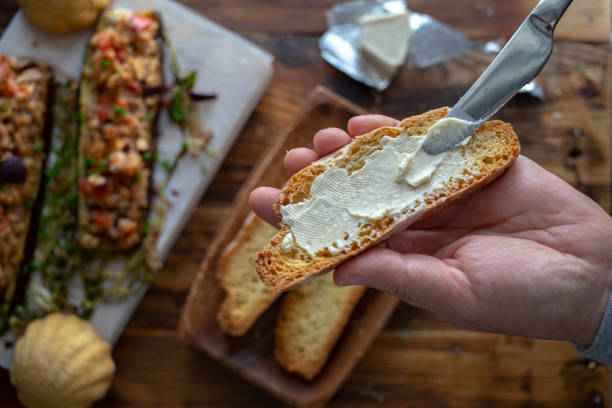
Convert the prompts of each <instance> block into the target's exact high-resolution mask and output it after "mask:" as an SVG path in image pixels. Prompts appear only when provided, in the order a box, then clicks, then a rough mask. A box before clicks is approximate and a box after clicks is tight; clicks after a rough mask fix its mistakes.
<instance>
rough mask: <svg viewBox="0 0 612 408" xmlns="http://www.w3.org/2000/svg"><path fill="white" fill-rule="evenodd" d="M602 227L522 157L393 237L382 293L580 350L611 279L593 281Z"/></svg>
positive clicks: (596, 212) (587, 206)
mask: <svg viewBox="0 0 612 408" xmlns="http://www.w3.org/2000/svg"><path fill="white" fill-rule="evenodd" d="M606 225H607V226H608V227H606ZM609 225H610V221H609V216H608V215H607V214H606V213H605V212H604V211H603V210H602V209H601V208H600V207H599V206H597V205H596V204H595V203H593V202H592V201H591V200H589V199H588V198H586V197H585V196H584V195H582V194H581V193H579V192H578V191H576V190H574V189H573V188H572V187H571V186H569V185H567V184H566V183H565V182H563V181H561V180H560V179H558V178H557V177H555V176H553V175H552V174H550V173H548V172H546V171H545V170H543V169H542V168H541V167H539V166H537V165H536V164H535V163H533V162H531V161H529V160H528V159H526V158H524V157H520V158H519V159H518V160H517V162H516V163H515V165H514V166H513V167H512V168H510V169H509V170H508V171H507V172H506V174H504V175H503V176H502V177H501V178H500V179H499V180H498V181H496V182H495V183H494V184H492V185H490V186H488V187H486V188H485V189H484V190H483V191H481V192H479V193H477V194H476V195H475V196H473V197H472V198H470V199H468V200H467V201H464V202H462V203H460V204H458V205H454V206H452V207H449V208H448V209H445V210H442V211H441V212H440V213H438V214H436V215H435V216H434V217H432V218H429V219H428V220H426V221H425V222H421V223H417V224H414V225H413V226H411V227H410V228H409V229H408V230H405V231H402V232H400V233H398V234H396V235H394V236H392V237H391V238H390V239H389V240H388V241H387V242H386V246H387V247H388V248H389V249H390V250H392V251H395V252H396V254H397V255H398V256H388V255H389V254H386V255H387V258H386V261H387V262H391V263H396V264H397V265H395V267H393V266H391V268H392V270H395V273H391V274H389V276H385V277H384V278H385V279H381V280H380V282H381V283H382V285H380V286H382V288H383V289H388V287H387V286H386V285H392V286H393V287H395V292H396V293H398V294H399V295H400V296H401V297H402V298H404V299H405V300H406V301H408V302H409V303H412V304H415V305H417V306H421V307H424V308H427V309H430V310H432V311H434V312H435V313H438V314H440V315H442V316H444V317H446V318H449V319H451V320H453V321H455V322H457V323H459V324H461V325H463V326H466V327H470V328H474V329H479V330H485V331H493V332H503V333H509V334H522V335H527V336H531V337H539V338H555V339H565V340H570V341H573V342H575V343H577V344H584V345H586V344H589V343H590V342H591V341H592V339H593V336H594V334H595V332H596V330H597V327H598V326H599V321H600V320H601V315H602V314H603V310H605V306H606V302H607V299H608V297H609V291H610V289H609V287H610V281H609V278H608V274H601V273H597V271H600V270H609V269H610V267H611V266H612V265H611V264H610V263H611V262H612V259H610V258H611V256H610V254H609V253H607V252H606V247H607V246H609V243H610V242H612V231H611V230H610V228H609ZM598 243H601V244H602V245H601V247H600V246H598ZM375 251H380V252H383V251H385V250H375ZM387 251H388V250H387ZM608 251H609V250H608ZM380 252H379V253H380ZM415 253H416V254H426V255H434V256H435V258H434V257H428V256H423V255H413V254H415ZM400 254H401V256H400ZM374 255H376V254H374ZM367 256H369V255H367V253H366V254H365V257H367ZM382 256H385V255H382ZM374 261H375V260H374ZM355 262H356V263H360V262H362V260H360V259H359V258H357V259H356V260H355V261H351V262H350V263H348V264H347V265H346V266H343V268H351V266H350V265H351V263H353V264H354V263H355ZM366 262H367V263H368V264H369V263H370V262H372V260H366ZM400 269H401V270H410V269H411V271H410V272H409V273H401V272H399V270H400ZM343 273H345V272H344V271H343V270H342V269H341V270H340V272H339V275H342V274H343ZM349 273H350V272H349ZM423 294H426V296H423ZM577 310H580V311H582V313H583V315H584V317H585V318H583V319H576V318H575V315H576V311H577ZM534 321H535V322H539V323H538V324H535V325H534V324H533V322H534Z"/></svg>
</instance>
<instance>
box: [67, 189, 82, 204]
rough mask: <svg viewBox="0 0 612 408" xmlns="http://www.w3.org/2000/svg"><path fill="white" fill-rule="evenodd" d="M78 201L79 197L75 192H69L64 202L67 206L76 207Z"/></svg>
mask: <svg viewBox="0 0 612 408" xmlns="http://www.w3.org/2000/svg"><path fill="white" fill-rule="evenodd" d="M78 201H79V195H78V194H77V193H76V192H75V191H73V192H71V193H70V194H68V196H66V202H67V203H68V205H71V206H75V205H77V203H78Z"/></svg>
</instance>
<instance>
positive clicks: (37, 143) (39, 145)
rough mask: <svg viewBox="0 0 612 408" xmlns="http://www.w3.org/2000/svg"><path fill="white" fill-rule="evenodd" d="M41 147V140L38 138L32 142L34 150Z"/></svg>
mask: <svg viewBox="0 0 612 408" xmlns="http://www.w3.org/2000/svg"><path fill="white" fill-rule="evenodd" d="M40 149H42V142H41V141H40V140H37V141H35V142H34V150H40Z"/></svg>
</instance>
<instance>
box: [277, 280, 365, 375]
mask: <svg viewBox="0 0 612 408" xmlns="http://www.w3.org/2000/svg"><path fill="white" fill-rule="evenodd" d="M365 289H366V288H365V287H364V286H347V287H340V286H337V285H336V284H335V283H334V281H333V278H332V274H331V273H330V274H327V275H325V276H321V277H318V278H316V279H314V280H313V281H311V282H308V283H306V284H305V285H302V286H300V287H298V288H296V289H294V290H293V291H291V292H289V294H287V296H286V297H285V299H284V300H283V305H282V306H281V310H280V312H279V315H278V323H277V326H276V339H275V348H274V355H275V356H276V361H278V363H279V364H280V365H281V366H282V367H283V368H284V369H285V370H287V371H290V372H293V373H296V374H299V375H301V376H302V377H304V378H306V379H308V380H311V379H312V378H313V377H314V376H315V375H317V373H318V372H319V371H320V370H321V367H323V364H325V361H326V360H327V357H328V355H329V353H330V351H331V350H332V348H333V347H334V345H335V344H336V341H337V340H338V338H339V337H340V334H341V333H342V329H343V328H344V326H345V325H346V323H347V321H348V320H349V317H350V316H351V313H352V311H353V308H354V307H355V305H356V304H357V302H358V301H359V299H360V298H361V296H362V295H363V293H364V291H365Z"/></svg>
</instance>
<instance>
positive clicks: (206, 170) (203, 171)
mask: <svg viewBox="0 0 612 408" xmlns="http://www.w3.org/2000/svg"><path fill="white" fill-rule="evenodd" d="M200 170H201V171H202V174H206V173H208V167H206V165H205V164H203V165H201V166H200Z"/></svg>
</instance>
